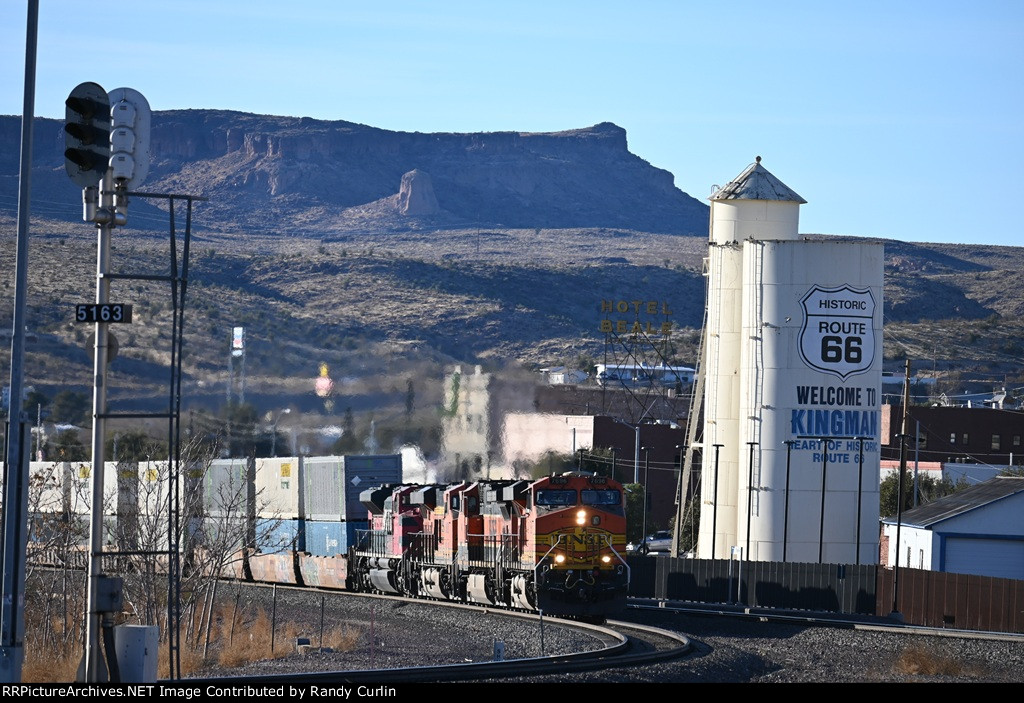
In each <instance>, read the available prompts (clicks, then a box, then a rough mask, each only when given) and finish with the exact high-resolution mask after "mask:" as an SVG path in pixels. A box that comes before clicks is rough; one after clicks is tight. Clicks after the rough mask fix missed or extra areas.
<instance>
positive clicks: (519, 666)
mask: <svg viewBox="0 0 1024 703" xmlns="http://www.w3.org/2000/svg"><path fill="white" fill-rule="evenodd" d="M279 588H280V587H279ZM346 595H347V597H351V596H352V595H356V594H346ZM358 597H360V598H377V599H380V600H382V601H385V602H390V603H392V604H399V605H393V607H396V608H400V607H402V606H401V605H400V604H404V603H408V604H416V605H419V606H429V607H438V608H449V609H459V610H468V611H477V612H479V611H481V610H483V611H486V613H487V614H488V615H493V616H495V617H502V618H515V619H520V620H523V621H534V622H537V621H538V620H539V616H538V615H537V614H535V613H518V612H513V611H505V610H496V609H481V608H480V607H478V606H467V605H462V604H453V603H446V602H441V601H424V600H421V599H405V598H400V597H396V596H375V595H369V594H358ZM545 622H552V619H551V618H546V619H545ZM555 622H556V623H557V625H558V627H560V628H570V629H578V630H581V631H584V632H586V633H587V634H588V635H589V636H590V637H593V638H595V639H596V640H598V641H599V642H600V646H599V647H597V648H596V649H592V650H590V651H577V652H571V653H552V654H548V655H545V656H535V657H529V658H518V659H510V660H506V661H486V662H470V663H450V664H442V665H431V666H409V667H398V668H394V667H390V668H386V669H382V668H371V669H361V670H346V671H319V672H308V671H304V672H301V673H291V672H290V673H266V674H261V673H251V674H246V675H245V676H224V677H219V676H218V677H214V678H203V679H198V678H189V679H187V680H185V681H183V682H182V683H187V684H188V685H207V684H215V685H217V686H220V687H224V686H240V685H264V686H281V685H317V686H338V685H342V684H360V683H379V682H380V681H382V680H385V679H386V680H387V682H388V683H428V682H440V681H476V680H486V679H501V680H509V679H515V678H517V677H531V676H543V675H550V674H565V673H569V672H585V671H593V670H608V669H615V668H623V667H635V666H642V665H646V664H653V663H657V662H661V661H666V660H669V659H675V658H680V657H683V656H685V655H686V654H687V653H688V652H689V651H690V649H691V644H690V641H689V639H688V638H687V637H686V636H685V635H682V634H679V633H674V632H670V631H668V630H663V629H661V628H657V627H651V626H645V625H638V624H635V623H626V622H618V621H610V622H608V623H606V624H604V625H593V624H587V623H581V622H574V621H568V620H561V619H559V620H557V621H555Z"/></svg>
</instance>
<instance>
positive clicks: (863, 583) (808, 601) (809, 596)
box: [629, 557, 1024, 632]
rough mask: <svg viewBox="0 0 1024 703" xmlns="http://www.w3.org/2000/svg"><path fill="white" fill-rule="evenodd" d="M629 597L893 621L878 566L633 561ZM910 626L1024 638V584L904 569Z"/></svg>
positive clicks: (887, 580)
mask: <svg viewBox="0 0 1024 703" xmlns="http://www.w3.org/2000/svg"><path fill="white" fill-rule="evenodd" d="M629 565H630V568H631V571H632V573H631V577H632V580H631V583H630V595H631V596H634V597H637V598H656V599H660V600H679V601H689V602H696V603H722V604H741V605H746V606H749V607H752V608H783V609H788V610H807V611H816V612H828V613H840V614H849V615H871V616H875V615H880V616H885V615H889V614H890V613H891V612H892V609H893V608H892V606H893V572H892V570H890V569H884V568H881V567H878V566H876V565H861V566H852V565H848V564H793V563H780V562H740V561H732V560H727V559H714V560H712V559H674V558H669V557H631V558H630V560H629ZM899 587H900V592H899V611H900V613H901V614H902V615H903V618H904V621H905V622H907V623H909V624H915V625H926V626H930V627H955V628H958V629H972V630H987V631H992V632H1024V581H1014V580H1010V579H997V578H989V577H985V576H967V575H963V574H947V573H942V572H935V571H922V570H919V569H900V581H899Z"/></svg>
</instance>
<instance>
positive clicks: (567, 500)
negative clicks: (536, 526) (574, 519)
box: [536, 489, 576, 505]
mask: <svg viewBox="0 0 1024 703" xmlns="http://www.w3.org/2000/svg"><path fill="white" fill-rule="evenodd" d="M536 502H537V505H576V491H574V490H559V491H553V490H550V489H548V490H539V491H537V500H536Z"/></svg>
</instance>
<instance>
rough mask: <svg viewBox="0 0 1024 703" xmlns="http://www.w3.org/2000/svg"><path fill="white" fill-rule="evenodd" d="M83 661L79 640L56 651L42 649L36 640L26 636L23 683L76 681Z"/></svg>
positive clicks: (48, 648)
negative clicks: (80, 663) (79, 665)
mask: <svg viewBox="0 0 1024 703" xmlns="http://www.w3.org/2000/svg"><path fill="white" fill-rule="evenodd" d="M40 649H41V650H42V651H40ZM81 659H82V646H81V644H80V643H79V642H78V641H77V640H76V641H74V642H71V643H70V644H69V645H68V646H66V647H63V648H61V649H59V650H55V649H53V648H52V647H43V648H40V647H39V644H38V642H37V641H36V640H34V639H32V638H29V637H28V636H26V638H25V661H24V663H23V664H22V668H21V680H22V682H23V683H51V682H55V681H68V682H70V681H74V680H75V678H76V676H77V674H78V664H79V662H80V661H81Z"/></svg>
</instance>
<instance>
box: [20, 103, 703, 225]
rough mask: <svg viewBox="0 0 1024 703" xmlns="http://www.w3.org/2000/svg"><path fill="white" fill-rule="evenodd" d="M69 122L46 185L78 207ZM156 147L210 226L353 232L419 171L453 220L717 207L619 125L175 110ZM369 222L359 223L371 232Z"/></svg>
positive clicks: (531, 219) (161, 173) (578, 221)
mask: <svg viewBox="0 0 1024 703" xmlns="http://www.w3.org/2000/svg"><path fill="white" fill-rule="evenodd" d="M18 123H19V120H18V118H16V117H0V140H2V143H3V144H4V148H3V150H2V151H3V152H4V154H5V155H4V156H3V157H0V177H8V176H14V177H16V175H17V154H18V148H17V139H18V132H19V125H18ZM62 127H63V124H62V123H61V122H60V121H58V120H46V119H38V120H37V124H36V148H35V159H34V162H35V163H36V164H37V169H36V174H38V175H37V176H35V175H34V178H36V179H37V180H36V188H37V189H41V190H42V191H43V192H44V193H45V195H46V197H47V199H53V200H58V199H61V200H63V199H68V201H69V202H70V203H76V202H77V200H78V196H77V194H76V191H75V188H74V186H73V185H72V184H70V182H67V183H64V182H62V181H61V180H60V177H61V175H62V172H63V154H62V152H63V133H62V131H61V130H62ZM152 152H153V161H152V166H151V168H150V177H149V180H148V182H147V183H146V184H145V189H146V190H148V191H153V192H167V193H187V194H192V195H202V196H205V197H208V198H210V202H209V204H207V205H204V210H203V211H204V225H206V226H211V225H213V226H216V225H224V226H239V225H250V226H256V225H259V226H263V227H266V226H268V223H271V222H273V223H274V225H273V226H275V227H276V226H280V227H281V228H283V229H289V228H295V229H301V230H303V231H308V230H311V229H319V228H328V229H332V230H337V229H344V228H345V227H346V223H347V221H348V219H349V218H348V217H347V216H346V214H345V211H346V209H349V208H359V207H361V206H365V205H367V204H368V203H373V202H376V201H379V200H381V199H384V198H388V197H391V196H394V195H396V194H397V193H398V192H399V190H400V188H401V183H402V178H403V176H404V175H405V174H407V173H410V172H414V171H416V170H419V171H421V172H424V173H428V174H430V180H431V185H432V187H433V191H434V194H435V198H436V204H437V209H436V210H433V206H430V207H428V208H427V211H420V212H418V213H417V214H430V215H434V216H436V215H439V214H443V216H444V218H445V219H446V220H447V221H449V222H450V223H451V224H480V225H493V226H497V225H503V226H509V227H618V228H625V229H634V230H644V231H651V232H666V233H677V234H703V233H704V232H705V231H706V229H707V206H706V205H704V204H703V203H701V202H699V201H697V200H695V199H693V198H691V197H690V196H688V195H687V194H686V193H683V192H682V191H680V190H679V189H678V188H676V187H675V185H674V182H673V176H672V174H671V173H669V172H668V171H664V170H662V169H658V168H655V167H653V166H651V165H650V164H649V163H648V162H646V161H644V160H643V159H641V158H639V157H638V156H636V155H634V154H631V153H630V152H629V149H628V145H627V140H626V131H625V130H624V129H622V128H621V127H618V126H616V125H613V124H610V123H602V124H598V125H595V126H593V127H588V128H585V129H576V130H570V131H565V132H552V133H542V134H538V133H521V132H496V133H482V134H424V133H418V132H416V133H408V132H391V131H387V130H382V129H376V128H373V127H368V126H365V125H359V124H354V123H351V122H340V121H339V122H327V121H322V120H313V119H310V118H290V117H272V116H262V115H251V114H244V113H237V112H227V111H218V110H175V111H166V112H156V113H155V114H154V117H153V132H152ZM63 180H64V181H67V179H66V178H64V179H63ZM414 209H415V208H414ZM363 214H365V211H363ZM410 214H411V213H410ZM368 224H369V223H368V222H367V221H366V219H365V217H363V218H359V220H358V226H359V227H360V228H365V227H367V226H368Z"/></svg>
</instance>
